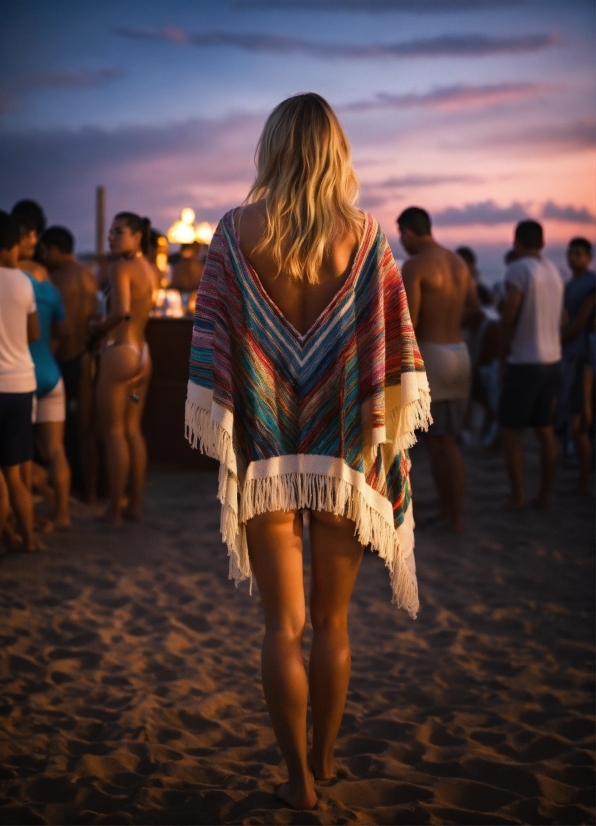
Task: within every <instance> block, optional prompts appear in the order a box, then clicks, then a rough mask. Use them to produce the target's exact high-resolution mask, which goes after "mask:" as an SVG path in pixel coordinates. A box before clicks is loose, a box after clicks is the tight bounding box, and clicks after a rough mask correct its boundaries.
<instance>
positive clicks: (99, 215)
mask: <svg viewBox="0 0 596 826" xmlns="http://www.w3.org/2000/svg"><path fill="white" fill-rule="evenodd" d="M95 250H96V253H97V258H98V260H100V261H101V259H103V257H104V255H105V253H106V188H105V186H98V187H97V189H96V190H95Z"/></svg>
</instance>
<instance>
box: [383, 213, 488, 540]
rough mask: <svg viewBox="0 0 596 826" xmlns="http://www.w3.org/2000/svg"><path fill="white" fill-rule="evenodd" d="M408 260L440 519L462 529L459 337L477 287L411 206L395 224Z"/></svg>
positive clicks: (463, 383) (464, 384) (467, 378)
mask: <svg viewBox="0 0 596 826" xmlns="http://www.w3.org/2000/svg"><path fill="white" fill-rule="evenodd" d="M397 226H398V229H399V236H400V241H401V244H402V246H403V248H404V249H405V251H406V252H407V253H409V255H411V256H412V257H411V258H409V259H408V260H407V261H406V262H405V264H404V266H403V278H404V285H405V288H406V294H407V296H408V304H409V307H410V316H411V318H412V324H413V325H414V330H415V332H416V337H417V339H418V342H419V345H420V353H421V355H422V358H423V359H424V364H425V367H426V371H427V374H428V382H429V385H430V393H431V399H432V402H431V415H432V419H433V423H432V425H431V426H430V427H429V429H428V433H427V435H426V441H427V444H428V450H429V454H430V463H431V470H432V474H433V479H434V482H435V486H436V489H437V493H438V494H439V502H440V507H441V511H440V514H439V519H441V520H444V521H445V522H446V524H447V526H448V528H449V529H450V530H452V531H455V532H456V533H459V532H461V531H462V530H463V519H462V510H463V498H464V481H465V478H464V461H463V456H462V453H461V450H460V448H459V446H458V444H457V435H458V434H459V432H460V430H461V429H462V427H463V424H464V419H465V416H466V410H467V406H468V396H469V393H470V382H471V363H470V355H469V352H468V348H467V346H466V344H465V343H464V340H463V336H462V322H463V317H464V310H466V311H467V312H468V313H469V314H470V315H473V314H478V313H479V312H480V305H479V303H478V297H477V292H476V284H475V281H474V279H473V278H472V276H471V274H470V270H469V268H468V267H467V265H466V264H465V263H464V261H463V260H462V259H461V258H460V257H459V255H456V254H455V253H454V252H451V251H450V250H447V249H445V248H444V247H442V246H440V245H439V244H437V242H436V241H435V239H434V238H433V236H432V231H431V221H430V216H429V215H428V213H427V212H426V211H425V210H424V209H420V208H419V207H409V208H408V209H405V210H404V211H403V212H402V213H401V215H400V216H399V217H398V219H397Z"/></svg>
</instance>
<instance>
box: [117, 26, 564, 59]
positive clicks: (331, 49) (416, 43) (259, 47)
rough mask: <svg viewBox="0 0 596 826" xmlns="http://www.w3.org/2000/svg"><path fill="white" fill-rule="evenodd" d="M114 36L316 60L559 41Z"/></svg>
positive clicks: (482, 52) (493, 50)
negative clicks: (370, 41) (332, 40)
mask: <svg viewBox="0 0 596 826" xmlns="http://www.w3.org/2000/svg"><path fill="white" fill-rule="evenodd" d="M115 31H116V34H119V35H121V36H123V37H127V38H130V39H133V40H153V41H161V42H164V43H172V44H176V45H192V46H197V47H199V48H203V49H205V48H217V47H221V46H232V47H235V48H238V49H244V50H245V51H248V52H260V53H264V54H288V53H291V52H298V53H301V54H308V55H310V56H311V57H318V58H322V59H327V60H331V59H364V58H387V57H391V58H411V57H484V56H486V55H492V54H518V53H527V52H535V51H539V50H541V49H546V48H548V47H549V46H553V45H555V44H557V43H559V42H560V41H559V37H558V36H557V35H556V34H554V33H544V34H524V35H516V36H515V35H512V36H506V37H490V36H488V35H484V34H465V35H455V34H445V35H440V36H439V37H430V38H421V39H418V40H405V41H402V42H401V43H373V44H368V45H360V44H349V43H345V44H344V43H320V42H318V41H316V40H303V39H301V38H296V37H282V36H280V35H273V34H266V33H247V34H236V33H234V32H222V31H211V32H200V33H192V32H186V31H184V30H183V29H178V28H174V27H171V26H170V27H165V28H160V29H135V28H118V29H116V30H115Z"/></svg>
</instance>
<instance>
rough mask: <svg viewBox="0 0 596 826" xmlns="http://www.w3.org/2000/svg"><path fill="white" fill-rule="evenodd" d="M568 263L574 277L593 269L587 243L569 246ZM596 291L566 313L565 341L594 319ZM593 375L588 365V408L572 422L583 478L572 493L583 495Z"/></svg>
mask: <svg viewBox="0 0 596 826" xmlns="http://www.w3.org/2000/svg"><path fill="white" fill-rule="evenodd" d="M567 263H568V264H569V269H570V270H571V273H572V277H573V278H574V279H575V278H581V277H582V275H584V274H585V273H586V272H587V271H588V270H589V268H590V264H591V263H592V256H591V255H590V253H589V252H588V251H587V250H586V249H584V247H583V246H577V245H576V244H570V246H569V247H568V248H567ZM595 299H596V296H595V293H591V294H590V295H588V296H586V298H585V299H584V301H583V302H582V305H581V307H580V309H579V311H578V312H577V314H576V315H575V316H574V318H572V319H570V318H569V315H568V313H567V310H564V312H563V326H562V329H561V341H562V343H563V344H565V343H566V342H567V341H571V340H572V339H574V338H575V336H577V335H578V333H580V332H581V331H582V330H583V329H584V328H585V326H586V324H588V322H589V320H590V319H591V318H592V319H593V318H594V309H595V306H596V301H595ZM592 381H593V374H592V371H591V369H590V367H589V366H588V365H586V366H585V369H584V382H583V383H584V409H583V410H582V412H581V413H580V414H579V415H578V416H574V417H573V419H572V422H571V430H572V434H573V444H574V446H575V454H576V456H577V463H578V466H579V479H578V483H577V486H576V487H575V488H574V490H573V491H572V493H575V494H578V495H579V496H589V494H590V468H591V465H592V442H591V440H590V425H591V424H592V416H593V412H592V404H593V390H592Z"/></svg>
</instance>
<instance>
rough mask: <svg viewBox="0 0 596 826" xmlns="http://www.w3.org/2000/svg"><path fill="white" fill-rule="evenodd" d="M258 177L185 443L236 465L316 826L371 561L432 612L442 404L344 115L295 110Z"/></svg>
mask: <svg viewBox="0 0 596 826" xmlns="http://www.w3.org/2000/svg"><path fill="white" fill-rule="evenodd" d="M256 165H257V176H256V180H255V182H254V184H253V186H252V188H251V190H250V192H249V195H248V198H247V201H246V203H245V205H244V206H243V207H240V208H238V209H236V210H232V211H231V212H229V213H227V215H225V216H224V217H223V218H222V220H221V221H220V223H219V226H218V228H217V231H216V233H215V235H214V238H213V241H212V243H211V247H210V251H209V255H208V259H207V262H206V265H205V271H204V274H203V279H202V281H201V285H200V288H199V294H198V299H197V310H196V317H195V328H194V334H193V344H192V350H191V364H190V381H189V386H188V399H187V407H186V428H187V431H186V432H187V437H188V439H189V440H190V442H191V444H193V445H194V446H199V447H200V448H201V450H203V451H204V452H206V453H208V454H209V455H210V456H213V457H215V458H217V459H219V461H220V476H219V491H218V495H219V499H220V501H221V503H222V519H221V526H222V537H223V540H224V541H225V542H226V544H227V546H228V553H229V557H230V576H231V578H233V579H234V580H236V582H239V581H240V580H242V579H244V578H247V577H249V578H252V577H254V578H255V579H256V582H257V585H258V589H259V595H260V598H261V602H262V605H263V611H264V616H265V636H264V640H263V649H262V678H263V689H264V692H265V698H266V701H267V708H268V710H269V714H270V717H271V721H272V724H273V729H274V732H275V736H276V738H277V742H278V744H279V747H280V749H281V752H282V754H283V757H284V759H285V762H286V765H287V770H288V782H287V783H284V784H283V785H282V786H281V787H280V788H279V789H278V790H277V794H278V797H280V798H281V799H282V800H283V801H284V802H285V803H287V804H288V805H290V806H291V807H293V808H296V809H310V808H313V807H314V806H315V804H316V793H315V781H316V780H324V779H328V778H330V777H332V776H333V773H334V764H333V749H334V744H335V740H336V737H337V733H338V730H339V726H340V723H341V718H342V714H343V709H344V704H345V699H346V693H347V689H348V682H349V676H350V644H349V639H348V626H347V619H348V605H349V601H350V595H351V592H352V588H353V586H354V583H355V581H356V576H357V574H358V568H359V566H360V561H361V559H362V554H363V550H364V547H365V546H367V545H370V546H371V548H372V549H373V550H376V551H377V552H378V553H379V555H380V556H381V557H382V558H383V559H384V560H385V563H386V565H387V566H388V567H389V569H390V574H391V582H392V585H393V593H394V599H395V600H396V601H397V603H398V605H401V606H403V607H405V608H406V610H407V611H408V612H409V613H410V614H411V615H412V616H415V614H416V611H417V608H418V594H417V585H416V575H415V566H414V556H413V544H414V543H413V520H412V508H411V494H410V485H409V479H408V472H409V461H408V458H407V454H406V452H405V450H406V448H408V447H409V446H410V445H411V444H413V442H414V441H415V438H414V429H415V428H416V427H426V426H427V425H428V422H429V406H430V400H429V394H428V384H427V381H426V377H425V373H424V366H423V364H422V361H421V359H420V354H419V352H418V348H417V345H416V341H415V338H414V334H413V330H412V326H411V324H410V319H409V314H408V308H407V303H406V299H405V294H404V290H403V285H402V281H401V278H400V275H399V272H398V271H397V268H396V266H395V262H394V261H393V257H392V255H391V251H390V249H389V246H388V244H387V241H386V239H385V237H384V236H383V234H382V232H381V231H380V229H379V226H378V224H377V222H376V221H375V219H374V218H373V217H372V216H370V215H367V214H365V213H363V212H361V211H359V210H358V209H356V208H355V206H354V200H355V197H356V194H357V181H356V176H355V173H354V171H353V169H352V164H351V160H350V148H349V144H348V141H347V139H346V137H345V135H344V133H343V131H342V129H341V126H340V124H339V122H338V120H337V118H336V116H335V114H334V112H333V110H332V109H331V107H330V106H329V104H328V103H327V102H326V101H325V100H324V99H323V98H321V97H320V96H319V95H316V94H305V95H297V96H295V97H292V98H289V99H288V100H285V101H283V102H282V103H280V104H279V105H278V106H277V107H276V108H275V109H274V110H273V112H272V113H271V115H270V116H269V118H268V120H267V122H266V124H265V127H264V129H263V133H262V135H261V138H260V141H259V145H258V148H257V155H256ZM304 514H308V515H309V519H308V528H309V532H310V545H311V560H312V565H311V587H310V596H309V601H310V620H311V623H312V626H313V642H312V647H311V651H310V657H309V670H308V675H307V673H306V670H305V667H304V662H303V658H302V636H303V633H304V628H305V623H306V599H305V594H304V582H303V559H302V555H303V539H302V536H303V525H304V522H303V517H304ZM309 692H310V703H311V709H312V723H313V730H312V745H311V747H310V749H309V747H308V745H307V743H308V733H307V722H306V721H307V702H308V698H309Z"/></svg>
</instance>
